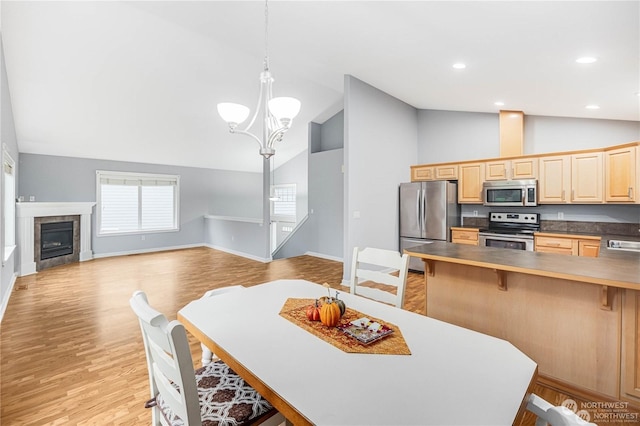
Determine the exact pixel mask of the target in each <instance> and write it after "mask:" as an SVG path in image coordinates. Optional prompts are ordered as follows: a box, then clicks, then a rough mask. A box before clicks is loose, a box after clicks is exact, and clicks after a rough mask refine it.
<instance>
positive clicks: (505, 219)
mask: <svg viewBox="0 0 640 426" xmlns="http://www.w3.org/2000/svg"><path fill="white" fill-rule="evenodd" d="M489 222H492V223H521V224H530V225H539V224H540V213H499V212H497V213H491V214H490V215H489Z"/></svg>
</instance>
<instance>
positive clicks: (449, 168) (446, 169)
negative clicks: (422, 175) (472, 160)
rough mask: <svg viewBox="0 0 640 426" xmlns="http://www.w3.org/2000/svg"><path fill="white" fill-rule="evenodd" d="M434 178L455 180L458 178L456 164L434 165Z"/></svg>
mask: <svg viewBox="0 0 640 426" xmlns="http://www.w3.org/2000/svg"><path fill="white" fill-rule="evenodd" d="M435 179H436V180H456V179H458V165H457V164H441V165H439V166H436V167H435Z"/></svg>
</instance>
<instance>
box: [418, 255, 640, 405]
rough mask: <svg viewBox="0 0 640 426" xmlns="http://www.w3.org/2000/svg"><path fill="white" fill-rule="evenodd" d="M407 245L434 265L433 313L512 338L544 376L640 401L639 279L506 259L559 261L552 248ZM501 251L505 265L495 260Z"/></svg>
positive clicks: (595, 396)
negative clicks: (594, 278) (618, 280)
mask: <svg viewBox="0 0 640 426" xmlns="http://www.w3.org/2000/svg"><path fill="white" fill-rule="evenodd" d="M450 246H456V247H450ZM467 250H470V251H467ZM498 250H499V251H498ZM407 252H408V253H409V254H410V255H412V256H416V257H420V258H422V259H423V260H424V261H425V266H427V268H425V269H426V270H427V273H425V285H426V294H427V304H426V306H427V314H428V316H429V317H432V318H436V319H439V320H442V321H446V322H449V323H452V324H456V325H459V326H462V327H465V328H469V329H472V330H476V331H479V332H482V333H486V334H489V335H492V336H495V337H498V338H501V339H505V340H508V341H510V342H511V343H512V344H514V345H515V346H516V347H517V348H518V349H520V350H521V351H522V352H524V353H525V354H527V355H528V356H529V357H531V358H532V359H533V360H534V361H535V362H537V363H538V368H539V374H540V376H541V377H542V381H543V382H545V381H546V382H547V383H548V384H550V385H551V386H554V387H557V388H558V389H560V390H564V391H567V392H569V393H573V394H577V395H582V396H584V397H585V398H587V399H588V400H591V401H607V400H621V401H629V402H630V403H631V404H632V405H633V406H634V407H639V406H640V367H639V358H640V355H639V354H638V350H639V347H640V344H639V343H640V332H639V331H640V324H639V322H640V309H639V308H640V285H638V289H639V290H632V289H630V288H629V287H632V283H629V282H624V283H622V285H621V288H620V287H616V286H615V282H613V281H612V282H610V283H609V284H610V285H608V286H606V287H605V286H603V285H600V284H595V283H592V282H588V279H586V280H587V281H586V282H585V278H582V277H579V276H576V277H575V278H576V279H575V280H571V279H566V278H565V277H562V278H556V277H552V276H548V275H550V274H549V273H548V271H547V272H545V271H541V273H540V274H537V273H536V270H535V269H534V270H527V269H522V270H521V271H518V272H517V271H516V270H519V269H518V267H517V265H516V267H513V265H512V266H511V267H510V268H508V267H507V266H506V265H507V264H509V263H510V261H509V258H510V257H511V256H513V257H514V259H515V260H514V262H515V263H516V264H517V263H518V262H519V261H523V259H524V261H527V262H533V263H535V262H538V261H541V262H546V263H548V262H552V261H553V256H554V255H553V254H547V253H533V252H518V253H511V252H510V251H508V250H505V249H492V248H484V247H483V248H478V247H471V246H460V245H453V244H449V243H434V244H429V245H425V246H420V248H419V249H418V248H416V249H409V250H407ZM485 253H486V254H487V258H486V260H485V261H483V260H482V256H483V255H484V254H485ZM447 254H448V255H449V256H455V259H454V258H453V257H451V258H448V257H447ZM500 256H501V257H502V258H503V259H504V260H503V261H502V262H500V263H504V265H499V264H495V263H493V262H491V261H489V260H490V259H495V258H496V257H500ZM527 256H533V258H532V259H525V258H526V257H527ZM625 256H626V257H624V258H623V260H622V262H623V263H624V262H626V261H629V262H631V263H630V264H629V267H630V268H632V271H633V268H635V269H637V268H638V267H639V266H638V263H639V261H640V257H633V256H628V255H625ZM465 259H466V260H468V262H465ZM593 260H594V261H598V262H602V263H605V262H606V259H593ZM618 261H620V259H618ZM614 263H615V262H614ZM505 269H506V270H505ZM564 272H565V273H564V274H563V275H567V274H571V271H569V270H567V271H564ZM614 275H615V273H614ZM637 279H638V280H640V275H639V276H638V278H637ZM603 288H605V289H606V292H607V297H606V298H607V304H606V305H603V303H602V297H603V296H602V292H603Z"/></svg>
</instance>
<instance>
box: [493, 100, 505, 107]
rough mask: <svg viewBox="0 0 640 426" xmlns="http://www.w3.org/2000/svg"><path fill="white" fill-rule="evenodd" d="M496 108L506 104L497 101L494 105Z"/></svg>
mask: <svg viewBox="0 0 640 426" xmlns="http://www.w3.org/2000/svg"><path fill="white" fill-rule="evenodd" d="M493 104H494V105H495V106H504V102H502V101H496V102H494V103H493Z"/></svg>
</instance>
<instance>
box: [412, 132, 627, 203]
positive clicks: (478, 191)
mask: <svg viewBox="0 0 640 426" xmlns="http://www.w3.org/2000/svg"><path fill="white" fill-rule="evenodd" d="M456 179H457V180H458V202H459V203H463V204H464V203H468V204H482V202H483V200H482V184H483V182H484V181H492V180H518V179H537V180H538V203H539V204H571V203H572V204H600V203H603V202H607V203H632V204H640V194H638V191H640V142H632V143H629V144H624V145H617V146H612V147H609V148H603V149H599V150H598V149H590V150H583V151H573V152H564V153H558V154H550V155H546V154H540V155H530V156H524V157H511V158H496V159H487V160H483V161H477V162H471V161H469V162H460V163H442V164H424V165H418V166H411V180H412V181H422V180H456Z"/></svg>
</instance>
